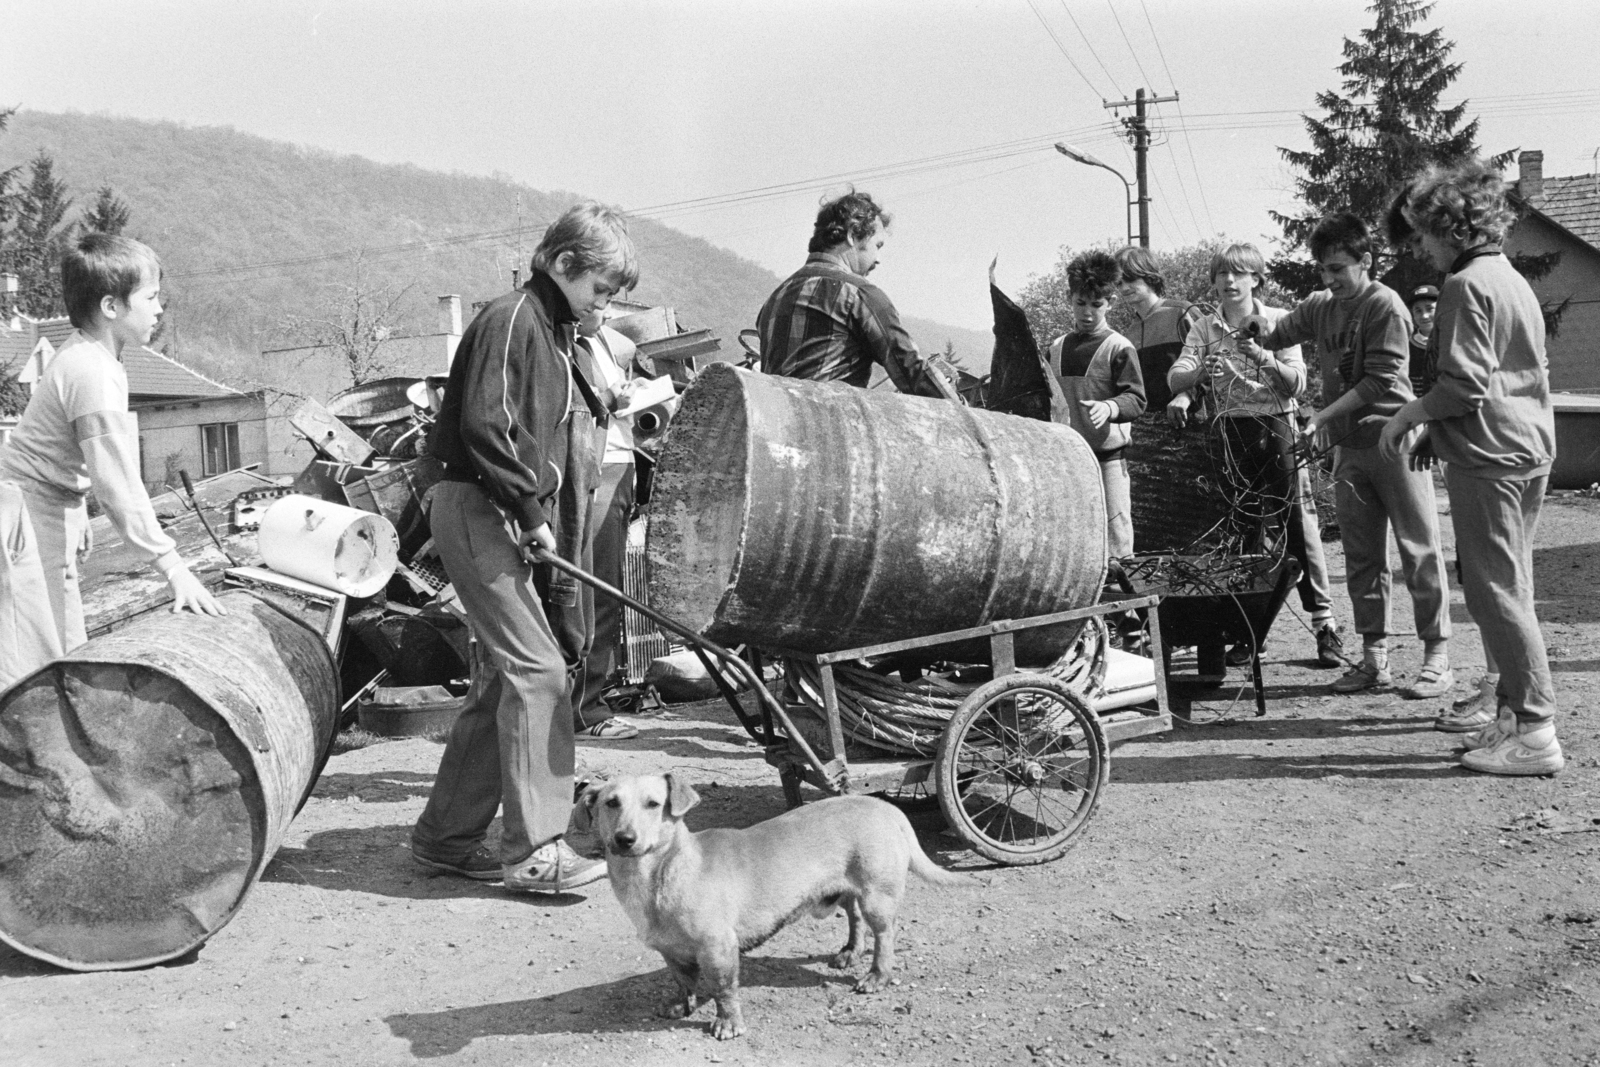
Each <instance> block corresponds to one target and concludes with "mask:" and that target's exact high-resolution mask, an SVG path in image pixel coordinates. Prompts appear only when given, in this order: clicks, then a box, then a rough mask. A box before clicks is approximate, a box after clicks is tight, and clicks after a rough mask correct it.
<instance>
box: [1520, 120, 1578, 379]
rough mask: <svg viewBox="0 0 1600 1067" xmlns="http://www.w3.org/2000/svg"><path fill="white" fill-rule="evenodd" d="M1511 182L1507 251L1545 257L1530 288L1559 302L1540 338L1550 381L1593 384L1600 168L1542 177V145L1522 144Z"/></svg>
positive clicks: (1546, 301)
mask: <svg viewBox="0 0 1600 1067" xmlns="http://www.w3.org/2000/svg"><path fill="white" fill-rule="evenodd" d="M1513 189H1514V199H1515V201H1516V203H1517V207H1518V208H1519V210H1520V213H1521V218H1520V219H1519V220H1518V222H1517V225H1516V228H1515V229H1513V230H1512V232H1511V236H1510V237H1509V238H1508V239H1507V240H1506V254H1507V255H1508V256H1513V257H1516V256H1519V255H1520V256H1524V257H1534V256H1537V257H1542V258H1543V259H1544V262H1545V264H1546V265H1547V266H1548V267H1549V271H1548V273H1546V274H1544V275H1543V276H1542V277H1539V278H1537V279H1534V280H1533V281H1532V283H1531V284H1532V285H1533V291H1534V292H1535V293H1536V294H1538V296H1539V301H1540V303H1542V304H1543V305H1544V306H1545V307H1548V308H1559V309H1560V321H1559V324H1558V327H1557V329H1556V333H1555V336H1553V337H1551V338H1550V339H1549V340H1548V341H1547V342H1546V352H1547V354H1548V356H1549V359H1550V385H1551V388H1553V389H1556V390H1560V391H1564V392H1578V391H1582V392H1600V174H1580V175H1577V176H1574V177H1565V178H1554V177H1550V178H1547V177H1545V174H1544V153H1543V152H1540V151H1525V152H1521V153H1518V155H1517V180H1516V183H1515V185H1514V186H1513Z"/></svg>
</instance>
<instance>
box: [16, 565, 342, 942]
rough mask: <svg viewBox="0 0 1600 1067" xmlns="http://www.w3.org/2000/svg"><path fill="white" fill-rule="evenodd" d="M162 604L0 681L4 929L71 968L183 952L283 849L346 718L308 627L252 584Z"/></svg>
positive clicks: (328, 660) (326, 659) (225, 914)
mask: <svg viewBox="0 0 1600 1067" xmlns="http://www.w3.org/2000/svg"><path fill="white" fill-rule="evenodd" d="M219 600H220V602H221V603H222V605H223V606H224V607H226V608H227V610H228V614H227V615H226V616H225V617H222V618H212V617H207V616H199V615H193V614H189V613H184V614H180V615H174V614H172V613H171V612H167V611H161V612H156V613H153V614H151V615H148V616H145V617H144V618H141V619H136V620H134V621H133V622H131V623H129V624H128V625H127V626H125V627H123V628H122V629H120V630H116V631H113V632H112V633H110V634H107V635H105V636H103V637H97V638H95V639H94V640H93V641H90V642H89V643H88V644H86V645H83V646H81V647H79V648H76V649H74V650H73V651H71V652H69V653H68V654H67V655H66V656H64V657H63V658H61V659H59V660H56V661H55V662H53V663H50V664H49V665H47V666H45V667H43V668H41V669H40V670H38V671H36V672H34V673H33V674H32V675H30V676H28V677H27V678H24V679H22V680H21V681H19V682H18V683H17V684H16V685H14V686H13V687H12V688H10V689H8V690H6V691H5V692H4V693H3V694H0V940H4V941H5V942H6V943H7V944H9V945H11V946H12V947H14V948H16V949H18V950H20V951H22V952H25V953H27V954H28V955H30V956H34V957H36V958H38V959H41V960H46V961H48V962H50V963H54V964H57V965H59V966H62V967H66V968H69V969H72V970H80V971H93V970H110V969H115V968H125V967H137V966H142V965H145V964H151V963H158V962H160V961H162V960H168V959H172V958H174V957H177V956H181V955H182V954H183V953H185V952H187V951H189V950H190V949H192V948H195V947H196V946H198V945H200V944H201V943H203V942H204V941H205V940H206V939H207V938H208V937H210V936H211V935H212V934H214V933H216V931H217V930H219V929H221V928H222V927H223V926H224V925H225V924H226V923H227V922H228V920H229V919H231V918H232V917H233V915H234V913H235V912H236V911H237V910H238V909H239V906H240V905H241V903H242V902H243V900H244V897H245V894H246V893H248V892H249V890H250V887H251V886H252V885H254V884H255V882H256V879H257V878H258V877H259V876H260V874H261V871H262V869H263V868H264V867H265V866H266V864H267V862H268V861H269V860H270V859H271V858H272V855H273V853H274V852H276V851H277V849H278V846H279V844H280V843H281V842H282V840H283V834H284V831H285V830H286V829H287V828H288V826H289V822H290V820H291V819H293V818H294V813H295V811H296V810H297V809H298V807H299V805H300V803H301V801H302V800H303V799H304V797H305V795H306V794H307V793H308V792H309V790H310V787H311V784H312V779H313V777H314V776H315V774H316V772H317V771H318V769H319V768H318V761H319V759H320V758H321V757H322V756H323V754H324V753H325V752H326V751H327V748H328V742H329V739H330V738H331V737H332V734H333V730H334V726H335V722H336V720H337V718H338V712H339V701H338V672H337V670H335V667H334V661H333V656H332V653H331V652H330V651H329V649H328V646H327V644H326V642H325V641H324V640H323V639H322V638H321V637H320V636H319V635H318V634H317V633H316V632H314V631H313V630H312V629H310V628H309V627H307V626H305V625H304V624H302V623H300V622H298V621H296V620H294V619H292V618H290V617H289V616H288V615H286V614H284V613H283V612H281V611H280V610H279V609H277V608H275V607H273V606H271V605H269V604H267V603H265V602H264V601H261V600H258V599H256V598H255V597H254V596H252V595H250V594H249V593H243V592H237V593H229V594H226V595H224V596H222V597H220V598H219Z"/></svg>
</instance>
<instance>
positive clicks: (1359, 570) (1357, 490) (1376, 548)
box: [1333, 445, 1450, 641]
mask: <svg viewBox="0 0 1600 1067" xmlns="http://www.w3.org/2000/svg"><path fill="white" fill-rule="evenodd" d="M1333 476H1334V479H1335V484H1334V498H1335V500H1336V502H1337V505H1338V511H1339V536H1340V539H1341V540H1343V541H1344V559H1345V586H1346V588H1347V589H1349V591H1350V606H1351V608H1352V609H1353V613H1354V615H1355V628H1356V632H1357V633H1358V634H1360V635H1361V636H1362V637H1364V638H1365V637H1383V636H1386V635H1387V634H1388V632H1389V586H1390V581H1389V529H1390V527H1391V526H1392V527H1393V528H1394V539H1395V544H1396V545H1397V546H1398V547H1399V549H1400V569H1401V572H1402V573H1403V574H1404V575H1405V580H1406V587H1407V588H1408V589H1410V590H1411V607H1412V613H1413V614H1414V615H1415V617H1416V622H1417V636H1418V637H1419V638H1421V639H1422V640H1424V641H1433V640H1438V639H1441V638H1448V637H1449V636H1450V599H1449V595H1448V589H1449V587H1448V585H1447V584H1446V579H1445V572H1444V553H1442V552H1441V551H1440V550H1439V513H1438V509H1437V508H1436V507H1435V505H1434V497H1433V474H1432V472H1431V471H1414V470H1411V469H1410V466H1409V464H1408V463H1407V458H1406V457H1405V456H1403V455H1402V456H1398V457H1396V458H1395V459H1393V460H1385V459H1384V458H1383V456H1382V455H1381V454H1380V453H1379V452H1378V449H1377V448H1376V447H1374V448H1346V447H1345V446H1343V445H1341V446H1340V447H1339V452H1338V458H1337V459H1336V460H1335V461H1334V468H1333Z"/></svg>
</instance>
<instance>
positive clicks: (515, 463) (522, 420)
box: [411, 202, 639, 892]
mask: <svg viewBox="0 0 1600 1067" xmlns="http://www.w3.org/2000/svg"><path fill="white" fill-rule="evenodd" d="M638 274H639V272H638V267H637V266H636V264H635V259H634V251H633V244H632V242H631V241H630V240H629V238H628V234H627V228H626V225H625V223H624V221H623V219H622V216H621V215H620V214H618V213H617V212H614V211H612V210H611V209H609V208H604V207H601V206H600V205H598V204H595V203H592V202H585V203H580V204H578V205H575V206H574V207H572V208H571V209H569V210H568V211H567V212H566V214H564V215H563V216H562V217H561V218H560V219H558V220H556V222H554V223H553V224H551V226H550V228H549V229H548V230H546V231H545V235H544V239H543V241H541V242H540V245H539V247H538V249H536V250H535V251H534V254H533V269H532V270H531V271H530V277H529V279H528V284H527V285H526V286H524V287H523V288H522V289H519V290H517V291H516V292H513V293H508V294H507V295H505V296H502V297H500V298H499V299H498V300H495V301H493V302H492V303H490V304H489V305H488V306H487V307H485V308H484V309H483V311H482V312H480V313H479V315H478V317H477V318H476V319H474V320H473V322H472V324H471V325H470V326H469V327H467V330H466V332H465V333H464V334H463V335H462V337H461V343H460V346H459V347H458V348H457V350H456V354H455V358H454V360H453V361H452V363H451V367H450V381H449V384H448V385H447V386H446V390H445V399H444V405H443V407H442V409H441V410H440V412H439V418H438V420H437V422H435V424H434V427H433V430H432V432H431V434H430V436H429V438H428V444H429V451H430V452H431V453H432V454H433V455H434V456H436V457H437V458H438V459H439V460H440V461H441V462H442V463H443V464H444V467H445V474H444V480H443V481H441V482H440V483H439V484H438V485H437V486H436V487H435V488H434V490H433V492H432V496H431V501H430V505H429V512H428V516H429V521H430V523H431V526H432V532H433V537H434V541H435V543H436V544H437V545H438V548H439V555H440V558H441V559H442V561H443V562H444V567H445V571H446V572H447V573H448V574H449V576H450V581H451V583H452V585H453V586H454V588H455V592H456V595H457V596H458V597H459V598H460V601H461V605H462V607H463V608H464V609H465V610H466V613H467V619H468V621H469V622H470V623H471V624H472V629H473V633H474V634H475V635H476V637H477V638H478V641H479V644H480V646H481V648H482V651H483V654H482V656H481V657H480V663H479V664H478V665H477V669H476V670H475V671H474V674H473V681H472V689H471V691H470V692H469V693H468V694H467V700H466V705H465V707H464V708H463V709H462V711H461V714H460V716H459V717H458V718H457V719H456V723H455V725H454V727H452V729H451V731H450V737H449V740H448V741H447V742H446V743H445V750H444V754H443V756H442V758H441V759H440V761H439V773H438V776H437V778H436V779H435V782H434V787H433V791H432V793H431V794H430V795H429V797H428V804H427V808H426V809H425V810H424V811H423V813H422V816H421V818H419V819H418V820H417V825H416V828H415V829H414V831H413V832H412V845H411V848H412V855H413V857H414V858H415V859H416V860H417V861H418V862H419V863H422V864H423V865H425V866H428V867H433V868H435V869H438V870H443V871H448V872H450V873H452V874H458V875H461V876H463V877H466V878H474V879H477V880H480V881H497V880H498V881H503V882H504V884H505V886H506V888H507V889H516V890H523V891H539V892H565V891H567V890H568V889H573V888H576V887H578V886H582V885H587V884H589V883H591V882H594V881H597V880H599V879H600V878H603V877H605V864H604V863H603V862H599V861H595V860H586V859H583V858H581V857H579V856H578V855H577V854H576V853H574V852H573V851H572V849H571V848H570V847H569V846H568V845H567V844H566V842H565V841H562V840H561V834H562V833H563V832H564V831H565V829H566V826H567V820H568V818H569V816H570V814H571V809H572V788H573V763H574V751H573V750H574V746H573V731H572V713H571V708H570V705H569V704H568V674H569V669H570V667H571V666H572V665H574V664H576V663H578V662H579V661H581V659H582V657H583V655H584V654H585V652H586V650H587V645H588V643H589V640H590V638H589V635H588V633H587V632H585V631H586V626H585V621H584V619H583V616H582V612H581V610H574V609H576V608H577V604H578V597H577V590H576V588H575V587H574V586H573V584H572V582H571V580H570V579H567V578H565V577H564V576H560V575H555V576H552V574H551V571H550V568H549V567H548V566H547V565H541V564H539V563H537V562H535V552H536V550H538V549H543V550H545V551H549V552H554V553H556V554H558V555H560V556H561V557H562V558H564V559H567V560H569V561H573V562H577V561H579V560H580V559H581V558H582V552H583V548H584V541H585V539H586V537H587V536H588V534H587V531H586V529H585V527H586V524H587V518H588V512H589V506H590V497H591V496H592V491H593V489H594V487H595V485H596V483H597V481H598V479H599V475H600V467H601V456H602V452H603V448H604V442H605V434H604V425H605V409H604V408H603V407H601V406H600V403H599V400H598V398H597V397H596V395H595V393H594V391H593V389H592V388H591V386H590V384H589V383H588V382H587V381H586V380H585V378H584V377H583V376H582V374H580V373H579V372H578V371H577V369H576V368H575V367H574V365H573V355H572V353H573V345H574V338H575V327H576V324H577V322H578V320H579V318H581V317H582V316H583V315H585V314H589V313H591V312H595V311H601V310H604V308H605V306H606V305H607V304H608V303H609V302H610V300H611V297H612V296H614V295H615V294H616V293H617V292H618V291H619V290H620V289H622V288H624V287H631V286H632V285H633V284H634V283H635V282H636V281H637V280H638ZM502 806H503V808H504V819H503V826H502V830H501V836H500V845H499V849H498V853H496V852H491V851H490V850H489V849H488V848H486V847H485V846H484V845H483V840H484V836H485V834H486V833H487V831H488V828H489V824H490V822H491V821H492V820H493V818H494V815H495V811H496V810H497V809H500V808H502Z"/></svg>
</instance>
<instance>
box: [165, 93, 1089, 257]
mask: <svg viewBox="0 0 1600 1067" xmlns="http://www.w3.org/2000/svg"><path fill="white" fill-rule="evenodd" d="M1108 128H1109V123H1100V124H1097V125H1094V126H1086V127H1079V128H1077V129H1073V130H1067V131H1064V132H1057V133H1053V134H1041V135H1038V136H1035V137H1023V138H1016V139H1013V140H1010V141H1001V142H997V143H994V144H989V145H981V146H978V147H974V148H965V149H958V150H956V151H953V152H945V153H941V154H939V155H934V156H925V157H922V158H919V159H911V160H902V161H899V162H896V163H888V164H881V165H879V166H876V167H868V168H864V169H861V170H856V171H841V172H838V173H835V174H827V175H822V176H820V177H815V178H808V179H804V180H801V181H794V182H782V183H778V184H775V185H766V186H759V187H756V188H753V189H744V190H739V191H736V192H730V193H720V194H717V195H714V196H705V197H695V198H691V199H688V200H678V201H671V202H668V203H662V204H654V205H650V206H648V207H642V208H637V209H634V210H631V211H629V212H628V215H629V216H630V217H633V218H648V219H651V220H659V219H661V218H667V217H673V216H677V215H684V214H692V213H695V212H698V211H708V210H712V209H715V208H719V207H729V206H733V205H736V204H747V203H755V202H759V201H762V200H772V199H779V198H782V197H786V196H793V195H796V194H798V193H802V192H807V191H811V190H815V189H818V188H826V187H827V186H829V185H833V184H837V183H838V182H841V181H845V180H853V181H886V180H890V179H895V178H907V177H914V176H916V175H919V174H925V173H930V172H933V171H938V170H946V169H951V168H954V167H963V166H973V165H977V164H982V163H991V162H995V161H998V160H1003V159H1010V158H1015V157H1018V156H1023V155H1027V154H1030V153H1034V152H1041V151H1048V150H1050V148H1051V146H1052V144H1053V143H1054V142H1055V141H1057V140H1061V139H1063V138H1067V139H1082V137H1083V135H1084V134H1086V133H1097V132H1103V131H1104V130H1106V129H1108ZM549 222H550V220H548V219H535V220H532V221H530V222H529V223H528V224H527V225H523V226H516V227H511V228H507V229H497V230H485V231H480V232H474V233H464V234H456V235H453V236H450V237H440V238H431V239H423V240H414V241H403V242H400V243H397V244H391V245H377V246H369V247H366V248H356V249H341V250H338V251H332V252H319V253H312V254H308V255H303V256H289V257H284V258H281V259H273V260H263V261H259V262H255V263H230V264H227V265H224V266H217V267H202V268H197V269H195V270H188V271H174V272H172V273H170V274H169V275H168V277H170V278H172V279H175V280H178V279H194V278H225V277H237V276H241V275H246V274H255V273H258V272H261V271H273V270H292V269H295V268H299V267H309V266H317V265H320V264H325V263H333V262H337V261H339V260H344V259H351V258H354V257H356V256H364V257H366V258H369V259H381V258H388V257H391V256H397V255H409V254H415V253H430V252H437V251H442V250H444V249H447V248H453V247H458V246H462V245H469V244H476V243H481V242H489V241H510V240H513V239H518V238H521V237H525V236H529V235H533V234H539V233H542V232H543V229H544V227H545V226H547V225H549ZM641 247H646V248H648V247H649V246H648V245H644V246H641Z"/></svg>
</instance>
